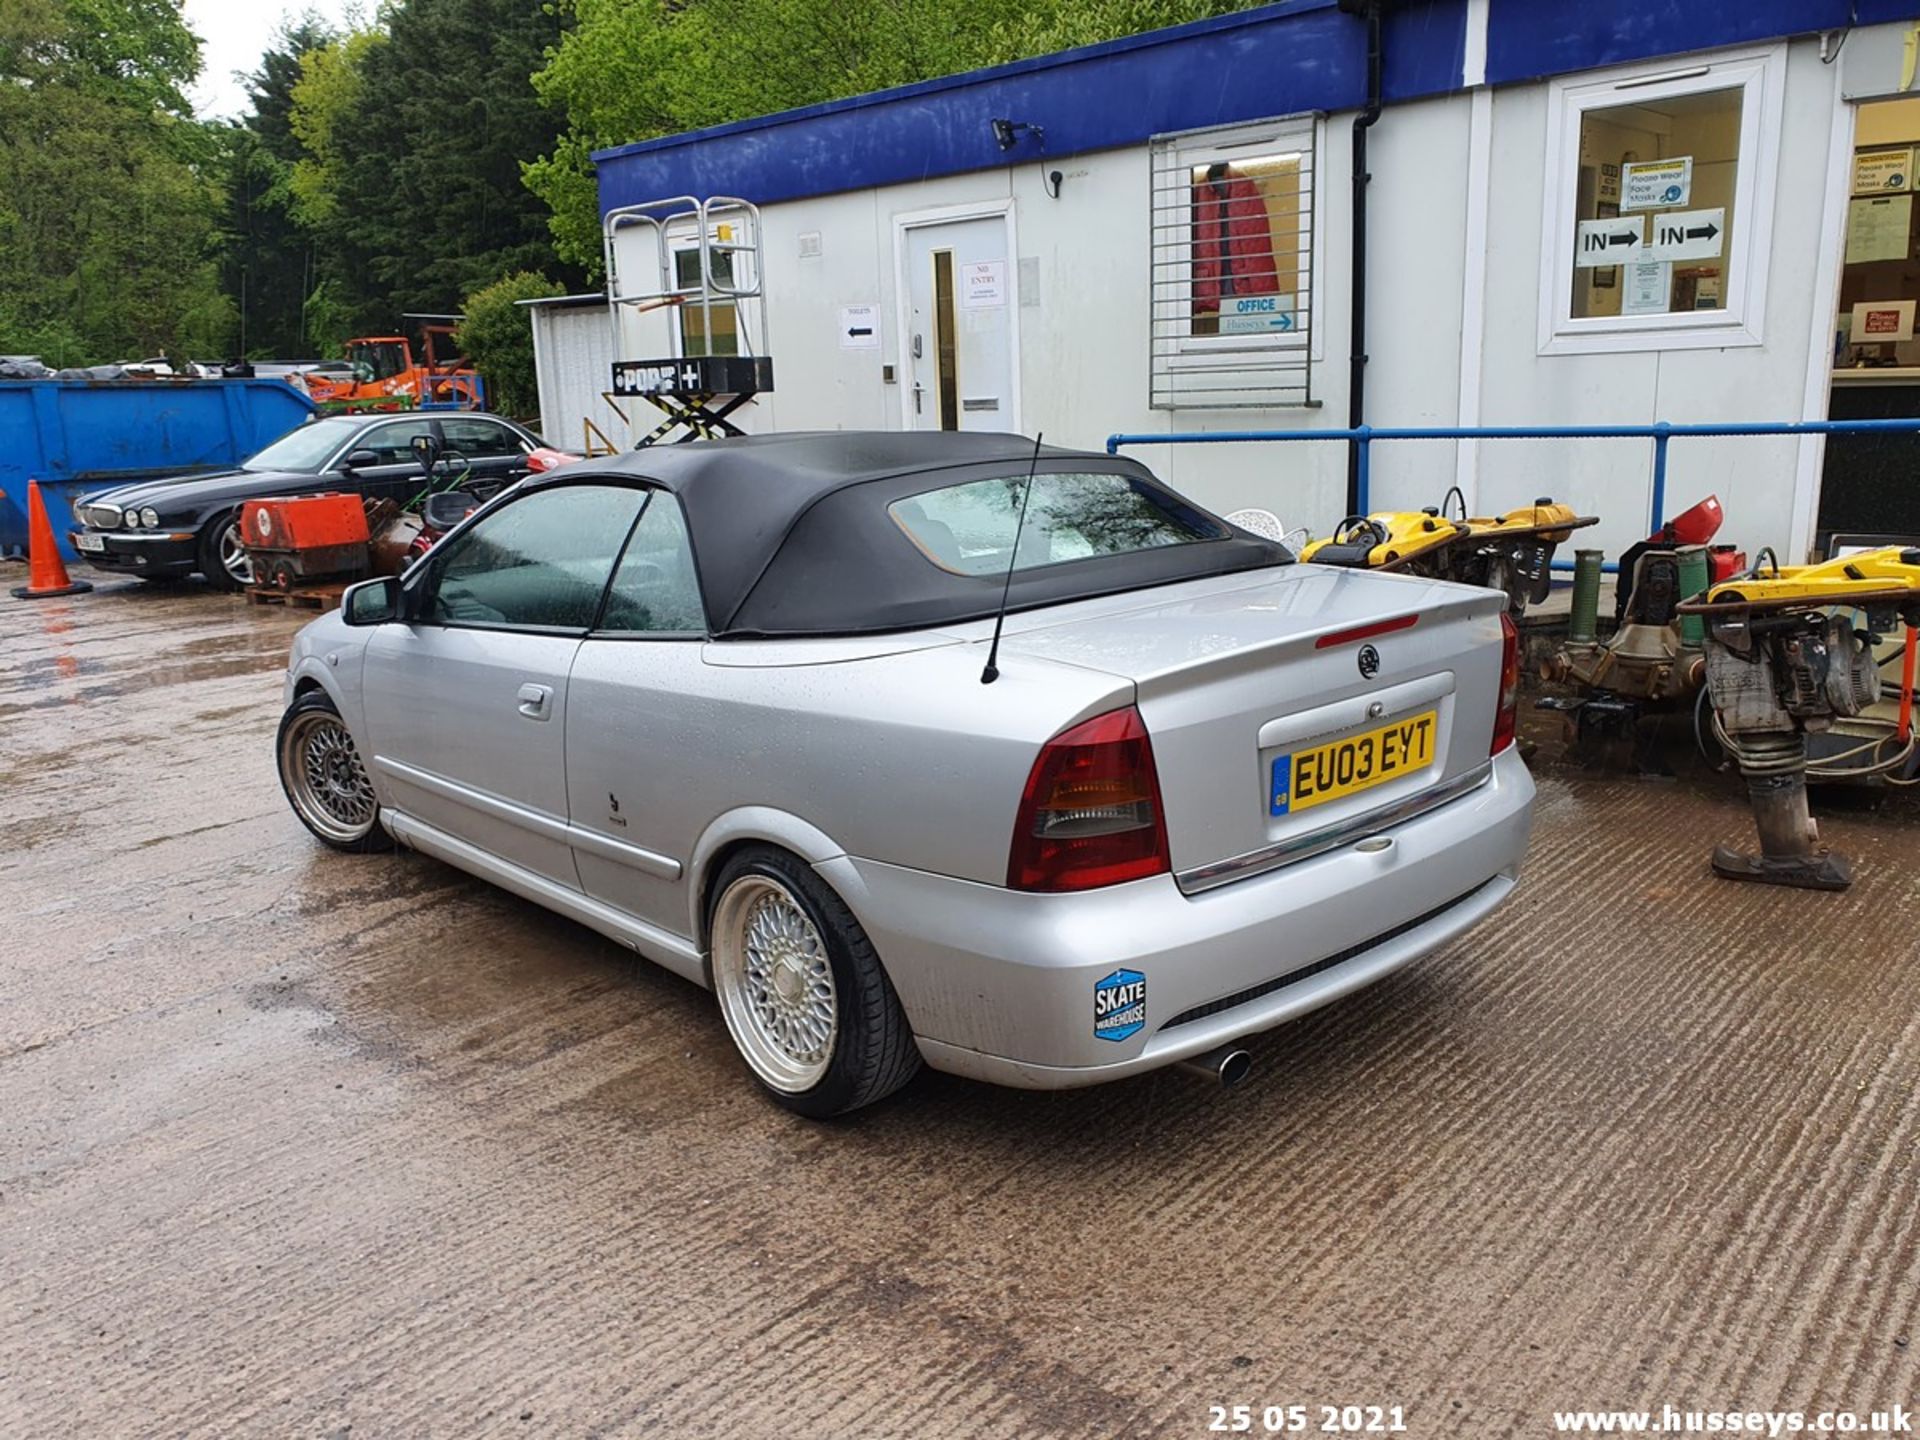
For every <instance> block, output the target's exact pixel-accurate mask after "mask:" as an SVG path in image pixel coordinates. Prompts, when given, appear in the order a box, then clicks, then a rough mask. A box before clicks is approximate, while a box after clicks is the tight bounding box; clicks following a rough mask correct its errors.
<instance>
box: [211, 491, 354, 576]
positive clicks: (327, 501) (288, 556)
mask: <svg viewBox="0 0 1920 1440" xmlns="http://www.w3.org/2000/svg"><path fill="white" fill-rule="evenodd" d="M240 536H241V539H242V540H243V541H244V543H245V544H246V547H247V553H248V554H249V555H251V556H252V557H253V579H254V584H256V585H270V586H272V587H274V588H275V589H278V590H291V589H293V588H294V586H296V585H305V584H312V583H313V582H314V581H317V580H349V579H357V578H359V577H360V576H362V575H365V574H367V573H368V572H369V571H370V570H371V569H372V568H373V561H372V556H371V553H370V551H369V550H368V548H367V542H368V540H369V539H370V538H371V537H370V535H369V534H368V531H367V512H366V508H365V506H364V505H363V504H362V503H361V500H360V497H359V496H358V495H342V494H332V493H329V494H325V495H300V496H292V497H284V498H281V497H276V498H274V499H269V500H249V501H247V503H246V504H245V505H243V506H241V507H240Z"/></svg>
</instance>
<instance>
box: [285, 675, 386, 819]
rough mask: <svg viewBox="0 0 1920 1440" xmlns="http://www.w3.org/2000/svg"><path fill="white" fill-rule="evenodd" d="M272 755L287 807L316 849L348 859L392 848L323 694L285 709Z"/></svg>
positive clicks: (355, 754) (354, 753) (356, 756)
mask: <svg viewBox="0 0 1920 1440" xmlns="http://www.w3.org/2000/svg"><path fill="white" fill-rule="evenodd" d="M274 753H275V755H276V756H277V757H278V759H279V766H280V788H281V789H283V790H285V791H286V792H287V803H288V804H290V805H292V806H293V813H294V814H296V815H298V816H299V817H300V823H301V824H303V825H305V826H306V827H307V829H309V830H311V831H312V832H313V834H314V837H315V838H316V839H317V840H319V841H320V843H321V844H323V845H330V846H332V847H333V848H334V849H335V850H344V851H346V852H347V853H348V854H350V855H370V854H373V853H375V852H377V851H382V850H391V849H392V848H393V837H392V836H391V835H389V834H387V832H386V830H385V828H384V827H383V826H382V825H381V824H380V803H379V802H378V801H377V800H375V799H374V796H373V785H372V783H371V782H370V781H369V780H368V779H367V770H366V767H365V766H364V765H362V764H361V763H360V752H359V751H358V750H356V749H355V748H354V744H353V736H352V735H351V734H350V733H349V732H348V730H347V726H346V722H345V721H344V720H342V719H341V718H340V712H339V711H338V710H336V709H335V708H334V704H333V701H332V700H330V699H328V698H327V694H326V692H325V691H324V690H310V691H308V692H307V693H306V694H305V695H302V696H301V697H300V698H299V699H297V700H295V701H294V702H293V704H291V705H289V706H288V707H287V713H286V714H285V715H283V716H281V717H280V736H279V739H278V741H277V742H276V743H275V746H274Z"/></svg>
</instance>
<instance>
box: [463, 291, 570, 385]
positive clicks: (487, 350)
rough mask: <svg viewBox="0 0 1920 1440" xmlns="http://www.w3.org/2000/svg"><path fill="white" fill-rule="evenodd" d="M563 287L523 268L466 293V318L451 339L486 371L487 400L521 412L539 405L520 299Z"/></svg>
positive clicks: (530, 331) (528, 326)
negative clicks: (468, 293) (502, 278)
mask: <svg viewBox="0 0 1920 1440" xmlns="http://www.w3.org/2000/svg"><path fill="white" fill-rule="evenodd" d="M564 293H565V292H564V291H562V290H561V288H560V287H559V286H558V285H556V284H554V283H553V282H552V281H551V280H549V279H547V277H546V276H544V275H536V274H534V273H533V272H531V271H528V270H522V271H520V272H519V273H517V274H514V275H509V276H507V278H506V279H504V280H497V281H495V282H494V283H493V284H491V285H488V286H486V287H484V288H483V289H480V290H476V291H474V292H473V293H472V294H471V295H469V296H468V297H467V310H466V314H467V318H466V319H465V320H464V321H463V322H461V325H460V328H459V330H457V331H456V332H455V333H454V342H455V343H456V344H457V345H459V347H460V349H461V352H462V353H463V354H465V355H466V356H467V358H468V359H470V360H471V361H473V364H474V368H475V369H477V370H478V371H479V372H480V373H481V374H482V375H483V376H485V377H486V381H487V402H488V405H489V406H490V407H491V408H492V409H494V410H497V411H498V412H499V413H500V414H502V415H519V416H525V415H535V414H538V413H539V410H540V393H539V391H538V390H537V389H536V388H535V386H534V376H533V329H532V325H531V322H530V321H529V320H528V317H527V312H526V309H525V308H524V307H523V306H521V305H520V304H519V303H518V302H520V301H522V300H542V299H545V298H546V297H547V296H549V295H560V294H564Z"/></svg>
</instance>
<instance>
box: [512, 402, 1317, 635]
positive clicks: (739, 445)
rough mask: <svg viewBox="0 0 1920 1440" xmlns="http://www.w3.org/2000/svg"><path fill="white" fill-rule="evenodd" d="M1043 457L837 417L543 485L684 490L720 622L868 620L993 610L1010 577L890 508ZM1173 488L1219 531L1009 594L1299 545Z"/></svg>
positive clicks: (875, 626)
mask: <svg viewBox="0 0 1920 1440" xmlns="http://www.w3.org/2000/svg"><path fill="white" fill-rule="evenodd" d="M1033 462H1034V443H1033V441H1031V440H1028V439H1025V438H1023V437H1022V436H1019V435H992V434H971V433H958V432H952V431H945V432H942V431H934V432H926V431H921V432H898V431H859V430H823V431H806V432H786V433H780V434H772V435H752V436H746V437H742V438H738V439H728V440H707V441H698V442H694V443H689V444H685V445H653V446H649V447H647V448H645V449H643V450H634V451H629V452H627V453H625V454H623V455H620V456H617V457H609V458H607V459H605V460H597V461H587V462H584V463H582V464H578V465H569V466H566V467H564V468H563V469H560V470H557V471H553V472H550V473H549V474H548V475H547V476H546V477H544V478H543V479H541V480H539V481H536V482H535V484H536V485H542V486H544V485H548V484H566V483H569V482H578V481H582V480H590V479H592V478H594V477H595V476H619V477H622V478H628V479H638V480H643V481H646V482H648V483H651V484H654V485H658V486H660V487H661V488H662V489H665V490H668V491H670V492H672V493H673V494H674V495H676V496H678V497H679V500H680V505H681V508H682V510H683V512H684V513H685V516H686V522H687V530H688V534H689V537H690V539H691V541H692V544H693V552H694V561H695V564H696V566H697V568H698V570H699V574H700V588H701V592H702V595H703V597H704V599H705V601H706V607H707V618H708V622H709V624H710V626H711V628H712V631H713V633H714V634H716V635H722V636H724V635H827V634H859V633H869V632H874V631H883V630H903V629H914V628H918V627H921V626H927V625H938V624H950V623H954V622H957V621H962V620H970V619H976V618H979V617H980V616H983V615H990V614H992V613H993V611H994V610H995V608H997V606H998V604H999V601H1000V591H1001V586H1002V583H1003V577H1002V576H999V575H993V576H987V577H982V576H970V575H956V574H954V573H952V572H951V571H948V570H945V569H942V568H941V567H940V566H937V565H935V564H933V563H932V562H930V561H929V560H928V559H927V558H926V557H925V556H924V555H923V554H921V552H920V551H919V550H918V548H917V547H915V545H914V544H913V543H912V541H911V540H909V539H908V537H907V536H906V534H905V533H904V532H903V531H901V529H900V528H899V527H898V526H897V525H895V524H894V523H893V522H892V520H891V518H890V517H889V516H888V514H887V510H886V507H887V506H888V505H889V504H891V503H892V502H893V501H894V500H896V499H900V498H903V497H905V496H908V495H914V494H918V493H921V492H923V491H926V490H932V489H937V488H940V487H942V486H945V485H958V484H962V483H964V482H966V481H969V480H975V479H985V478H989V477H993V476H1002V475H1012V474H1025V473H1026V470H1027V468H1028V466H1029V465H1031V464H1033ZM1037 468H1038V470H1039V472H1040V473H1041V474H1047V473H1062V472H1066V473H1092V474H1111V475H1126V476H1128V477H1130V478H1133V479H1135V480H1138V481H1140V482H1143V483H1145V484H1148V485H1151V486H1153V487H1155V488H1156V489H1161V490H1164V487H1161V486H1160V485H1159V482H1158V481H1156V480H1155V479H1154V478H1153V476H1152V474H1151V472H1149V471H1148V470H1147V469H1146V467H1145V466H1143V465H1140V464H1138V463H1137V462H1135V461H1132V460H1128V459H1123V458H1121V457H1118V456H1113V455H1104V454H1100V453H1097V452H1093V451H1080V450H1065V449H1059V448H1056V447H1054V446H1050V445H1049V446H1044V447H1042V448H1041V451H1040V459H1039V464H1038V466H1037ZM864 487H872V488H871V490H869V489H866V488H864ZM1175 503H1176V504H1178V505H1179V506H1181V507H1182V508H1185V509H1187V510H1190V511H1191V512H1192V513H1193V514H1194V515H1195V516H1196V517H1200V518H1201V519H1203V520H1204V521H1211V522H1212V527H1213V528H1217V530H1218V531H1219V533H1220V535H1221V538H1220V539H1218V540H1208V541H1200V542H1196V543H1194V544H1189V545H1175V546H1167V547H1163V548H1160V549H1157V550H1143V551H1137V552H1134V553H1131V554H1125V555H1114V556H1106V557H1101V558H1098V559H1088V560H1076V561H1070V562H1066V563H1064V564H1058V565H1049V566H1041V567H1035V568H1032V569H1026V570H1022V571H1020V572H1019V573H1018V574H1017V575H1016V576H1015V578H1014V582H1013V587H1012V594H1011V596H1010V604H1011V607H1012V608H1014V609H1020V608H1022V607H1023V606H1032V605H1042V604H1052V603H1057V602H1059V601H1061V600H1067V599H1079V598H1084V597H1087V596H1091V595H1099V594H1107V593H1111V592H1113V591H1116V590H1128V589H1135V588H1139V587H1141V586H1145V585H1156V584H1166V583H1169V582H1170V581H1173V580H1178V579H1188V578H1197V577H1199V576H1203V575H1211V574H1222V573H1226V572H1229V571H1234V570H1245V569H1252V568H1256V567H1258V566H1262V565H1276V564H1286V563H1288V562H1289V561H1290V560H1291V559H1292V556H1291V555H1290V554H1288V552H1287V551H1286V550H1285V549H1284V547H1282V546H1279V545H1276V544H1273V543H1271V542H1269V541H1265V540H1261V539H1259V538H1258V537H1255V536H1251V535H1248V534H1246V532H1244V531H1240V530H1236V529H1234V528H1233V527H1231V526H1229V525H1227V524H1226V523H1225V522H1224V521H1221V520H1219V519H1217V518H1216V517H1214V516H1211V515H1209V514H1208V513H1207V512H1206V511H1204V510H1202V509H1200V508H1199V507H1198V506H1195V505H1192V504H1191V503H1190V502H1187V501H1185V500H1181V499H1176V500H1175Z"/></svg>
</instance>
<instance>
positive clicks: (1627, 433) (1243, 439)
mask: <svg viewBox="0 0 1920 1440" xmlns="http://www.w3.org/2000/svg"><path fill="white" fill-rule="evenodd" d="M1873 434H1894V435H1913V434H1920V417H1912V418H1903V419H1898V420H1786V421H1775V422H1754V423H1745V422H1740V421H1730V422H1727V423H1724V424H1717V425H1716V424H1708V425H1669V424H1667V423H1666V422H1665V421H1664V420H1663V421H1660V422H1659V423H1657V424H1653V425H1459V426H1453V425H1411V426H1392V425H1360V426H1357V427H1355V428H1353V429H1350V430H1215V431H1210V432H1196V431H1187V432H1176V433H1173V434H1170V435H1109V436H1108V437H1107V453H1108V454H1109V455H1113V454H1117V453H1118V452H1119V449H1120V447H1121V446H1122V445H1234V444H1243V443H1247V442H1252V441H1264V440H1285V441H1299V440H1307V441H1312V440H1322V441H1325V440H1340V441H1354V442H1357V444H1358V446H1359V452H1360V460H1359V466H1358V471H1359V492H1360V513H1361V514H1363V515H1364V514H1366V513H1367V512H1368V511H1369V510H1371V509H1372V508H1373V507H1372V501H1371V499H1370V493H1369V492H1370V489H1371V486H1370V485H1369V472H1370V470H1371V464H1372V459H1373V444H1374V442H1375V441H1377V440H1651V441H1653V497H1652V503H1651V505H1650V507H1649V508H1650V510H1651V512H1652V513H1651V514H1650V516H1649V520H1650V522H1651V523H1650V524H1649V525H1648V526H1647V533H1648V534H1649V535H1651V534H1652V533H1653V532H1654V531H1656V530H1658V529H1659V528H1660V527H1661V526H1662V525H1664V524H1666V521H1667V513H1666V512H1667V445H1668V443H1669V442H1671V441H1674V440H1687V439H1694V438H1698V437H1702V436H1729V435H1873ZM1554 568H1555V569H1567V568H1571V565H1570V562H1567V561H1555V562H1554Z"/></svg>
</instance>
